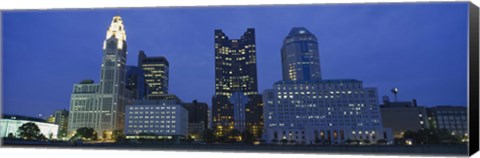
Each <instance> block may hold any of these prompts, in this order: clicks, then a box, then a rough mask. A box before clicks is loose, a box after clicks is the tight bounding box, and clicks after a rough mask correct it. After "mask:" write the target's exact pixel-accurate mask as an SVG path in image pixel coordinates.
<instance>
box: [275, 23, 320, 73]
mask: <svg viewBox="0 0 480 158" xmlns="http://www.w3.org/2000/svg"><path fill="white" fill-rule="evenodd" d="M282 72H283V80H284V81H297V80H298V81H311V80H320V79H321V75H320V59H319V52H318V42H317V38H316V37H315V35H313V34H312V33H310V31H308V30H307V29H306V28H304V27H294V28H292V29H291V30H290V33H289V34H288V36H287V37H286V38H285V40H283V45H282Z"/></svg>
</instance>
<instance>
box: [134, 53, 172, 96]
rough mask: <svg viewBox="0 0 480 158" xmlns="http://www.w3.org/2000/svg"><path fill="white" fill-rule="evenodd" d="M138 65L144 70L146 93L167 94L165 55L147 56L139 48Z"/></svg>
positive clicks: (167, 65) (166, 63)
mask: <svg viewBox="0 0 480 158" xmlns="http://www.w3.org/2000/svg"><path fill="white" fill-rule="evenodd" d="M138 67H140V68H141V69H143V70H144V71H145V82H146V83H147V85H148V86H147V89H148V93H147V95H162V94H168V74H169V72H168V68H169V64H168V60H167V59H166V58H165V57H162V56H159V57H147V55H145V52H144V51H143V50H141V51H140V52H139V53H138Z"/></svg>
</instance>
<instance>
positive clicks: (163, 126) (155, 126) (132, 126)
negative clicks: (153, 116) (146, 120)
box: [128, 125, 175, 128]
mask: <svg viewBox="0 0 480 158" xmlns="http://www.w3.org/2000/svg"><path fill="white" fill-rule="evenodd" d="M128 128H175V125H128Z"/></svg>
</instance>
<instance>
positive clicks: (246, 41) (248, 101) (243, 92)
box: [212, 28, 263, 136]
mask: <svg viewBox="0 0 480 158" xmlns="http://www.w3.org/2000/svg"><path fill="white" fill-rule="evenodd" d="M214 36H215V95H214V96H213V98H212V115H213V116H212V117H213V125H212V126H213V128H214V130H215V134H216V136H223V135H225V134H226V133H227V132H229V131H231V130H232V129H236V130H239V131H240V132H243V130H248V131H249V132H252V133H254V135H256V136H259V135H260V133H259V132H260V131H261V130H260V129H262V125H263V123H262V121H263V120H262V119H259V118H261V115H262V101H261V99H262V97H261V96H260V95H259V94H258V89H257V65H256V46H255V30H254V29H253V28H249V29H247V31H246V32H245V33H244V34H243V36H242V37H241V38H240V39H229V38H228V36H226V35H225V33H224V32H223V31H222V30H219V29H218V30H215V32H214ZM234 94H235V96H234ZM232 96H233V97H232Z"/></svg>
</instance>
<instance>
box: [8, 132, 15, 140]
mask: <svg viewBox="0 0 480 158" xmlns="http://www.w3.org/2000/svg"><path fill="white" fill-rule="evenodd" d="M7 138H8V139H15V136H14V135H13V133H8V136H7Z"/></svg>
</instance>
